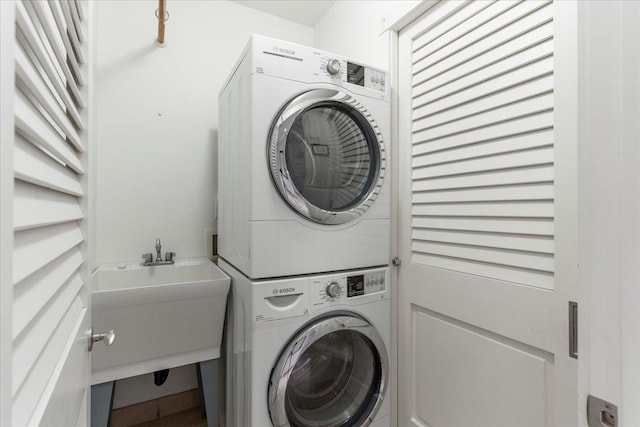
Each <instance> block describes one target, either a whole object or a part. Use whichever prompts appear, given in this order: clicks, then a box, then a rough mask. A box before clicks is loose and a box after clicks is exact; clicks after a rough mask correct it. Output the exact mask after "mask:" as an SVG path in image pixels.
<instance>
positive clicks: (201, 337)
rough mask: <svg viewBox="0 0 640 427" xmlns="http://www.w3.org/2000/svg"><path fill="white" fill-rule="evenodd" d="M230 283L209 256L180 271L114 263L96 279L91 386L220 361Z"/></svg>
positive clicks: (178, 265) (175, 267)
mask: <svg viewBox="0 0 640 427" xmlns="http://www.w3.org/2000/svg"><path fill="white" fill-rule="evenodd" d="M229 284H230V279H229V277H227V276H226V275H225V274H224V273H223V272H222V270H220V269H219V268H218V267H217V266H216V265H215V264H214V263H212V262H211V261H210V260H208V259H207V258H197V259H187V260H179V261H176V263H175V264H173V265H161V266H153V267H143V266H141V265H140V264H124V265H123V264H108V265H102V266H100V267H99V268H98V269H97V270H96V271H95V272H94V273H93V275H92V293H91V295H92V296H91V298H92V309H93V331H94V333H105V332H107V331H109V330H111V329H113V330H114V332H115V335H116V339H115V341H114V343H113V345H112V346H110V347H107V346H105V345H103V344H102V343H100V342H98V343H96V344H95V345H94V347H93V352H92V361H91V382H92V384H100V383H104V382H107V381H113V380H117V379H121V378H126V377H131V376H134V375H140V374H144V373H147V372H153V371H157V370H160V369H168V368H173V367H176V366H182V365H186V364H190V363H195V362H201V361H204V360H210V359H216V358H218V357H220V343H221V339H222V328H223V325H224V313H225V309H226V301H227V294H228V293H229Z"/></svg>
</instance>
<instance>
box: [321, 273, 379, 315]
mask: <svg viewBox="0 0 640 427" xmlns="http://www.w3.org/2000/svg"><path fill="white" fill-rule="evenodd" d="M387 272H388V269H376V270H370V271H365V272H354V273H353V274H348V273H345V274H342V275H339V276H334V277H330V276H324V277H318V278H314V279H312V280H311V283H310V287H309V288H310V289H309V293H310V298H309V300H310V301H309V302H310V305H311V311H314V310H317V309H320V308H324V307H326V306H330V305H340V304H342V305H357V304H362V303H366V302H369V301H371V300H372V299H374V300H378V299H380V298H388V292H387Z"/></svg>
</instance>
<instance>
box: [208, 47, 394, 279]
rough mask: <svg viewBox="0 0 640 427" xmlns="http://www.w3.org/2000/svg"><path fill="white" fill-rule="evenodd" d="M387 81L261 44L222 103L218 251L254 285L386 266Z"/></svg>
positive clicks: (306, 52) (249, 51) (331, 60)
mask: <svg viewBox="0 0 640 427" xmlns="http://www.w3.org/2000/svg"><path fill="white" fill-rule="evenodd" d="M388 92H389V91H388V88H387V75H386V73H385V72H382V71H379V70H376V69H374V68H371V67H367V66H363V65H361V64H356V63H354V62H352V61H350V60H348V59H346V58H342V57H340V56H337V55H332V54H329V53H327V52H323V51H320V50H317V49H313V48H310V47H305V46H300V45H296V44H293V43H288V42H283V41H280V40H275V39H271V38H267V37H262V36H252V37H251V40H250V42H249V44H248V45H247V48H246V49H245V51H244V53H243V54H242V56H241V58H240V60H239V62H238V63H237V64H236V66H235V68H234V70H233V72H232V74H231V76H230V77H229V79H228V80H227V82H226V83H225V85H224V88H223V89H222V91H221V93H220V96H219V117H220V123H219V135H218V166H219V167H218V170H219V172H218V181H219V182H218V187H219V191H218V215H219V218H218V230H219V238H218V251H219V253H220V255H221V256H222V257H223V258H225V259H226V260H227V261H229V262H230V263H231V264H232V265H234V266H235V267H236V268H238V269H239V270H240V271H242V272H243V273H244V274H246V275H247V276H248V277H251V278H268V277H281V276H289V275H295V274H308V273H317V272H326V271H336V270H342V269H351V268H364V267H370V266H381V265H387V264H388V260H389V240H390V234H389V233H390V220H389V218H390V190H389V187H390V185H389V177H388V176H387V177H385V172H386V165H387V164H388V150H387V143H388V141H389V138H390V136H389V135H390V131H389V126H390V105H389V95H388Z"/></svg>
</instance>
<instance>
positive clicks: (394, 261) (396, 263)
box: [391, 257, 402, 267]
mask: <svg viewBox="0 0 640 427" xmlns="http://www.w3.org/2000/svg"><path fill="white" fill-rule="evenodd" d="M401 264H402V261H401V260H400V258H398V257H393V259H392V260H391V265H393V266H394V267H400V265H401Z"/></svg>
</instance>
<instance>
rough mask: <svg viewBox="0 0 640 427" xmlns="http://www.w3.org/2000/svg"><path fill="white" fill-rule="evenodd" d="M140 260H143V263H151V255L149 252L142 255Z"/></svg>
mask: <svg viewBox="0 0 640 427" xmlns="http://www.w3.org/2000/svg"><path fill="white" fill-rule="evenodd" d="M142 259H144V262H153V254H151V253H150V252H148V253H146V254H142Z"/></svg>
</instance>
